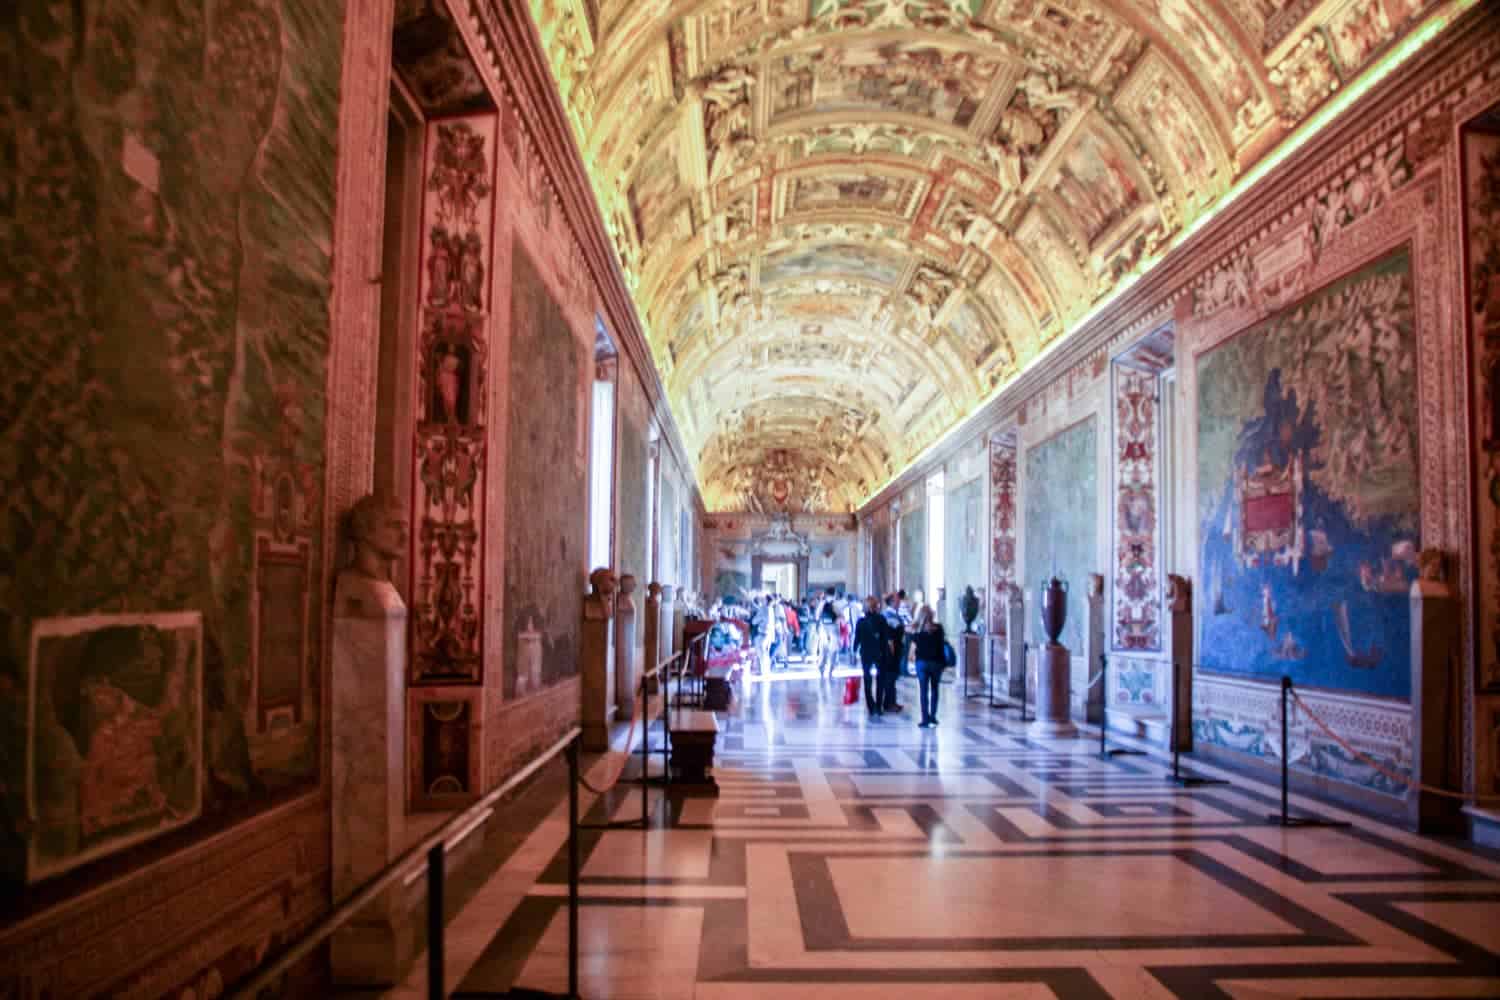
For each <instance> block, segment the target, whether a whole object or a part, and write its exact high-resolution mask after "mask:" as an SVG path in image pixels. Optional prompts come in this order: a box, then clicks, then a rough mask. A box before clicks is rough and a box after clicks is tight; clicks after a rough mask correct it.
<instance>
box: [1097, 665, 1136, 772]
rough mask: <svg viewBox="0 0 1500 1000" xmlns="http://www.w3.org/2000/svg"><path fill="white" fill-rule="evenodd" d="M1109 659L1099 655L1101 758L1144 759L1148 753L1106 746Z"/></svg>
mask: <svg viewBox="0 0 1500 1000" xmlns="http://www.w3.org/2000/svg"><path fill="white" fill-rule="evenodd" d="M1108 670H1109V657H1108V656H1105V655H1104V654H1103V653H1100V654H1099V689H1100V690H1101V691H1103V692H1104V693H1103V694H1102V695H1100V696H1099V756H1100V757H1101V758H1102V759H1104V760H1109V759H1110V758H1111V757H1144V756H1145V755H1146V751H1144V750H1132V749H1130V748H1129V747H1110V746H1106V745H1105V738H1106V734H1108V732H1109V680H1108V677H1107V671H1108Z"/></svg>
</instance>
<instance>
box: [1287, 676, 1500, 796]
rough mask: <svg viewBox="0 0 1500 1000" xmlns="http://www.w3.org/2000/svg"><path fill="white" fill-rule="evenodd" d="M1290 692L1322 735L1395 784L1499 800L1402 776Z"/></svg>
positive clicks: (1431, 793) (1445, 793)
mask: <svg viewBox="0 0 1500 1000" xmlns="http://www.w3.org/2000/svg"><path fill="white" fill-rule="evenodd" d="M1291 694H1292V700H1293V701H1295V702H1296V703H1297V705H1298V707H1300V708H1301V709H1302V711H1304V712H1306V713H1307V717H1308V718H1309V719H1311V720H1312V721H1313V723H1314V724H1315V725H1316V726H1317V727H1318V728H1319V729H1321V730H1322V731H1323V735H1325V736H1327V737H1328V738H1329V739H1331V740H1333V742H1335V743H1337V744H1338V745H1339V746H1340V747H1343V749H1344V750H1345V751H1346V752H1347V753H1349V754H1350V755H1351V756H1353V757H1354V759H1355V760H1358V761H1359V762H1360V763H1362V764H1364V765H1366V766H1367V767H1369V768H1371V769H1372V770H1374V771H1375V772H1376V773H1378V774H1381V775H1383V776H1384V777H1386V778H1387V779H1389V780H1390V781H1394V782H1395V783H1396V784H1398V785H1403V786H1405V787H1407V788H1418V789H1420V790H1422V791H1424V792H1427V793H1428V794H1429V795H1436V796H1439V797H1440V798H1445V799H1458V800H1459V801H1461V802H1476V803H1478V802H1500V795H1474V794H1470V793H1467V792H1454V791H1449V790H1448V789H1446V788H1435V787H1433V786H1432V785H1424V784H1423V783H1421V782H1420V781H1412V780H1411V778H1409V777H1403V776H1402V775H1400V774H1397V773H1396V772H1395V771H1392V770H1390V769H1389V768H1387V767H1385V766H1384V765H1382V764H1381V763H1380V762H1379V761H1377V760H1375V759H1374V758H1372V757H1371V756H1370V755H1369V754H1367V753H1363V752H1361V751H1360V750H1357V749H1355V748H1354V747H1352V746H1350V745H1349V741H1348V740H1346V739H1344V738H1343V737H1342V736H1340V735H1339V734H1338V733H1336V732H1334V731H1333V729H1332V728H1330V727H1329V725H1328V723H1326V722H1324V721H1323V720H1322V719H1320V718H1319V717H1318V714H1317V713H1316V712H1314V711H1313V710H1312V709H1311V708H1308V707H1307V702H1305V701H1303V700H1302V696H1301V695H1300V694H1298V693H1297V689H1296V688H1292V689H1291ZM1281 752H1282V753H1283V754H1285V753H1289V751H1288V750H1287V748H1285V747H1283V748H1282V751H1281Z"/></svg>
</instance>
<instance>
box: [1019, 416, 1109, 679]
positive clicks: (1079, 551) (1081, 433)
mask: <svg viewBox="0 0 1500 1000" xmlns="http://www.w3.org/2000/svg"><path fill="white" fill-rule="evenodd" d="M1098 425H1099V421H1098V418H1097V417H1094V416H1090V417H1087V418H1085V419H1084V420H1081V421H1079V422H1078V423H1076V424H1074V425H1073V426H1071V427H1069V428H1067V429H1066V430H1063V431H1060V432H1058V433H1057V434H1054V435H1053V436H1051V437H1049V438H1047V439H1046V440H1045V441H1042V442H1040V443H1039V444H1035V445H1031V446H1030V447H1028V448H1027V449H1026V455H1025V467H1026V478H1025V480H1024V484H1023V486H1022V490H1023V493H1022V497H1023V500H1022V504H1023V510H1024V519H1025V528H1024V530H1025V543H1026V544H1025V549H1024V551H1023V559H1024V561H1025V580H1026V607H1027V609H1028V614H1027V616H1026V634H1027V637H1028V641H1030V642H1031V644H1032V645H1033V646H1039V645H1040V644H1042V643H1045V642H1046V641H1047V640H1046V637H1045V636H1043V635H1042V634H1041V625H1040V624H1039V619H1040V615H1039V614H1036V613H1032V612H1034V611H1035V610H1036V609H1037V608H1039V607H1040V604H1039V603H1038V602H1040V600H1041V598H1040V596H1039V595H1040V594H1041V589H1042V585H1043V584H1044V583H1045V582H1046V581H1047V580H1048V579H1049V578H1050V577H1052V576H1054V575H1055V576H1060V577H1062V578H1063V579H1064V580H1066V581H1067V583H1068V620H1067V622H1066V624H1065V625H1064V627H1063V633H1062V636H1061V638H1060V639H1059V641H1060V642H1061V643H1062V644H1063V645H1064V646H1067V647H1068V649H1069V650H1071V651H1072V652H1073V654H1074V655H1075V656H1076V655H1080V654H1081V653H1082V651H1083V624H1084V617H1085V616H1084V614H1083V608H1084V601H1085V599H1086V598H1085V594H1086V593H1087V589H1088V575H1089V574H1090V573H1097V572H1098V571H1099V567H1098V564H1097V552H1098V546H1097V539H1098V534H1097V531H1098V528H1097V521H1098V518H1097V517H1096V516H1095V514H1096V512H1097V511H1098V509H1099V506H1098V504H1099V467H1098V455H1099V426H1098Z"/></svg>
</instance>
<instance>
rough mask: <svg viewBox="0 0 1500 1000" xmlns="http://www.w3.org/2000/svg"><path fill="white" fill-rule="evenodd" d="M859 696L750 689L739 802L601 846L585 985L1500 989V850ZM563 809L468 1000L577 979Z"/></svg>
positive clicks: (1086, 993) (869, 997) (542, 834)
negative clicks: (1307, 816)
mask: <svg viewBox="0 0 1500 1000" xmlns="http://www.w3.org/2000/svg"><path fill="white" fill-rule="evenodd" d="M842 693H843V682H842V681H841V680H835V681H820V680H817V679H808V678H801V679H776V680H773V681H771V682H757V683H750V684H748V685H743V686H742V687H741V688H740V690H739V692H738V694H739V697H738V698H737V700H736V703H735V705H734V709H733V710H732V711H731V712H730V713H727V714H726V715H725V716H724V717H723V727H724V732H723V733H722V735H721V737H720V749H719V756H718V761H717V767H716V774H717V778H718V783H719V787H720V790H721V793H720V794H719V796H718V797H717V798H712V797H695V796H689V795H683V794H679V793H677V792H667V793H664V792H663V791H662V790H660V789H652V790H651V791H650V798H649V808H650V812H651V823H652V828H651V830H650V831H649V832H646V833H642V832H641V831H640V830H629V829H614V830H593V831H589V832H587V833H586V834H584V835H583V839H582V850H583V859H584V864H583V880H582V908H581V955H582V959H581V966H580V969H581V989H582V995H583V996H585V997H590V998H627V997H650V998H663V1000H666V998H671V1000H678V998H681V1000H688V998H698V1000H742V998H743V1000H750V998H755V1000H778V998H794V997H815V998H820V1000H874V998H883V997H896V998H902V1000H914V998H920V997H940V998H944V1000H967V998H980V997H983V998H1010V997H1016V998H1020V997H1026V998H1031V997H1064V998H1070V997H1080V998H1083V997H1088V998H1096V997H1097V998H1104V997H1115V998H1122V1000H1123V998H1151V1000H1158V998H1171V997H1184V998H1210V997H1234V998H1251V997H1320V998H1334V997H1500V854H1496V853H1494V852H1484V851H1480V850H1476V849H1471V848H1468V847H1467V846H1465V845H1463V844H1461V843H1457V842H1447V841H1437V840H1432V839H1428V838H1421V837H1416V836H1413V835H1410V834H1407V833H1405V832H1402V831H1400V830H1398V829H1396V828H1394V827H1389V826H1385V825H1383V824H1380V823H1376V822H1373V821H1370V820H1368V819H1363V818H1361V817H1359V816H1356V815H1353V814H1350V813H1346V812H1343V811H1341V810H1338V809H1333V808H1330V807H1327V806H1323V805H1320V804H1319V803H1316V802H1313V801H1310V800H1304V799H1297V798H1294V805H1295V806H1296V807H1297V808H1298V809H1299V810H1300V811H1303V812H1315V813H1318V814H1321V815H1324V816H1327V817H1330V818H1340V819H1345V820H1349V821H1351V822H1352V824H1353V825H1352V826H1350V827H1349V828H1347V829H1305V830H1283V829H1281V828H1279V827H1275V826H1272V825H1269V824H1268V823H1267V822H1266V821H1265V814H1266V812H1267V810H1268V809H1270V808H1272V807H1273V806H1274V805H1275V803H1276V797H1275V789H1274V788H1272V787H1268V786H1266V785H1264V784H1261V783H1259V782H1256V781H1253V780H1250V779H1247V778H1245V777H1243V776H1240V775H1232V774H1225V773H1224V772H1218V771H1215V770H1214V769H1213V768H1212V767H1209V766H1206V765H1203V764H1201V763H1197V762H1195V764H1194V766H1195V768H1196V769H1197V770H1198V771H1200V772H1203V773H1206V774H1218V775H1220V776H1221V777H1228V778H1230V779H1231V783H1230V784H1228V785H1221V786H1210V787H1203V788H1195V789H1184V788H1181V787H1178V786H1177V785H1174V784H1171V783H1168V782H1167V781H1165V780H1164V775H1165V772H1166V763H1165V761H1164V760H1162V759H1161V758H1159V757H1157V756H1154V755H1153V756H1145V757H1142V756H1129V757H1126V756H1120V757H1113V758H1109V759H1101V758H1100V757H1099V756H1098V743H1097V740H1095V739H1090V738H1081V739H1076V740H1057V741H1047V740H1038V739H1033V738H1031V737H1030V736H1028V735H1027V732H1026V727H1025V726H1024V725H1023V724H1021V723H1020V722H1019V721H1017V719H1016V716H1015V715H1014V714H1013V713H1006V712H1003V711H997V710H992V709H990V708H988V707H987V706H986V705H985V704H984V702H983V700H978V699H976V700H968V701H966V700H965V699H964V698H963V697H962V690H961V687H960V686H959V685H954V684H949V685H945V686H944V688H943V694H942V697H943V705H942V711H941V713H940V715H941V718H942V724H941V726H940V727H939V728H938V729H936V730H920V729H918V728H917V727H916V725H915V718H914V715H915V713H914V711H913V709H914V708H915V699H916V690H915V686H914V682H912V681H909V680H903V682H902V688H901V693H902V697H903V700H904V701H905V702H906V704H907V706H908V709H907V711H906V712H904V713H902V714H900V715H896V716H887V717H886V718H885V719H884V720H881V721H870V720H868V719H867V718H866V717H865V710H864V707H863V703H862V702H861V703H860V704H857V705H854V706H849V707H846V706H844V705H843V704H842V697H841V696H842ZM613 770H614V764H613V762H612V761H611V760H610V759H609V758H605V759H604V760H601V761H600V762H598V763H597V764H595V765H594V768H593V771H594V774H595V776H596V777H597V776H599V775H604V776H605V777H607V776H608V772H611V771H613ZM638 796H639V791H638V787H637V786H630V785H626V784H624V783H622V784H621V785H619V786H618V787H617V788H616V789H615V790H614V791H612V792H610V793H608V794H606V795H605V796H603V797H599V798H595V797H592V796H591V797H588V798H586V799H585V805H586V807H587V815H586V819H587V820H588V821H590V822H593V823H599V822H601V821H604V820H608V819H622V820H623V819H630V818H631V817H633V816H638V815H639V813H640V803H639V798H638ZM565 815H566V814H565V812H563V811H562V810H561V807H559V810H557V811H554V812H553V814H552V816H551V817H550V818H549V819H548V820H547V821H546V822H544V823H543V824H542V825H541V826H540V827H538V829H537V830H536V832H535V834H534V835H533V837H532V839H531V841H529V842H528V843H527V845H526V846H525V847H523V849H522V850H520V851H518V852H517V853H516V855H515V857H513V858H512V859H511V860H510V861H509V862H507V864H506V866H505V867H504V868H503V869H502V870H501V872H500V874H499V875H497V876H496V877H495V878H494V879H492V880H491V884H490V885H487V886H485V887H484V889H483V890H481V891H480V892H479V893H478V894H477V895H476V896H475V898H474V899H473V901H471V902H470V903H469V904H468V905H467V906H466V908H465V909H464V911H463V912H462V913H460V914H459V915H458V917H457V918H456V919H455V921H454V922H453V924H452V926H451V930H450V942H449V946H448V968H449V976H450V981H451V982H453V983H456V984H457V992H456V993H455V994H454V995H455V996H471V997H479V996H494V995H497V994H503V993H505V991H506V990H508V989H509V988H511V987H512V986H519V987H526V988H530V989H534V990H543V991H553V992H558V993H561V992H562V991H563V990H564V989H565V986H566V944H567V908H566V896H567V885H566V873H567V869H566V857H567V855H566V850H565V833H566V821H565ZM416 985H417V982H416V981H414V982H413V984H412V986H416Z"/></svg>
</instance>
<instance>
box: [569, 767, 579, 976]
mask: <svg viewBox="0 0 1500 1000" xmlns="http://www.w3.org/2000/svg"><path fill="white" fill-rule="evenodd" d="M567 753H568V996H569V997H575V998H576V997H577V996H578V779H579V777H580V776H579V773H578V741H577V740H576V739H575V740H574V741H573V742H572V743H569V744H568V751H567Z"/></svg>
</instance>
